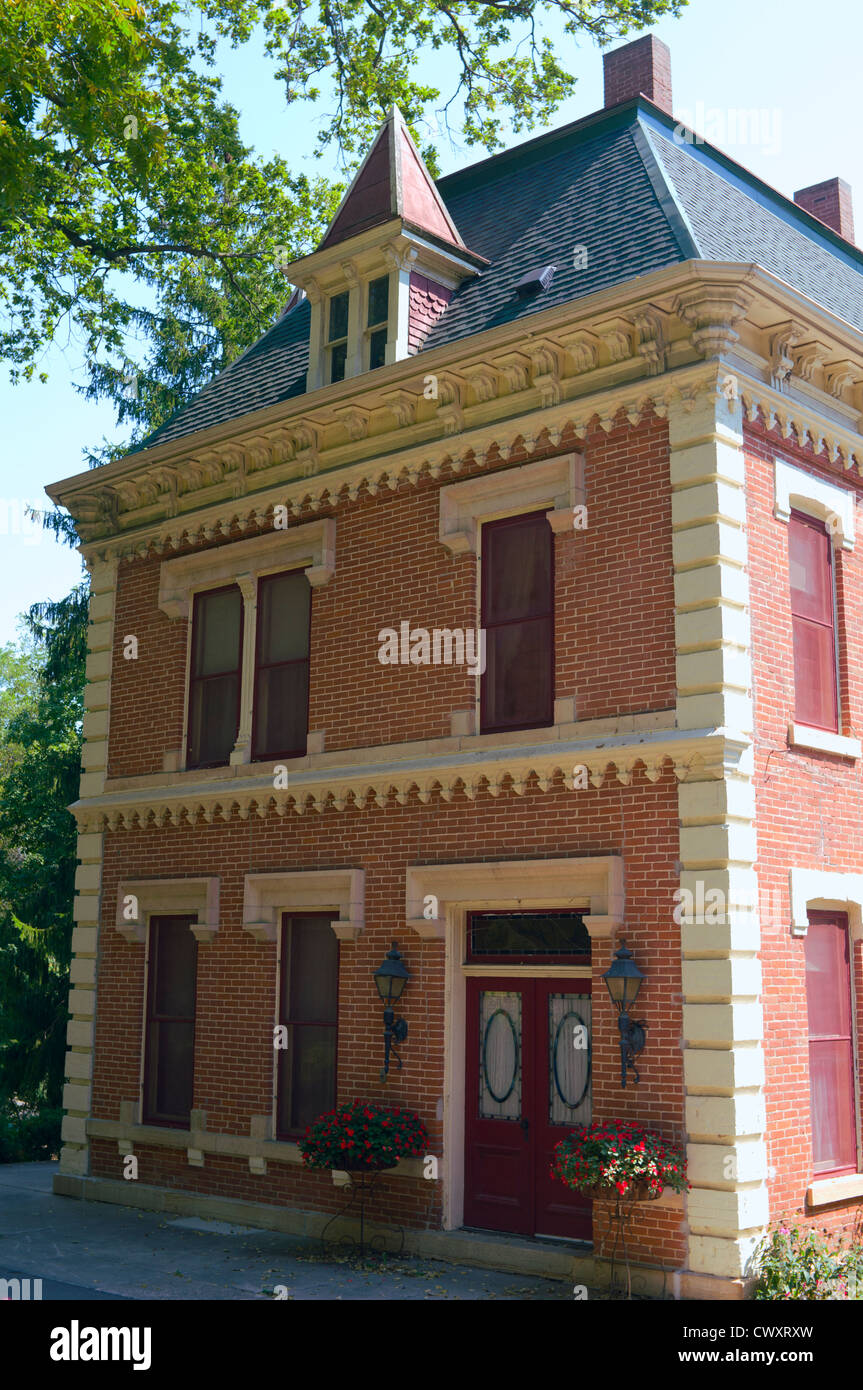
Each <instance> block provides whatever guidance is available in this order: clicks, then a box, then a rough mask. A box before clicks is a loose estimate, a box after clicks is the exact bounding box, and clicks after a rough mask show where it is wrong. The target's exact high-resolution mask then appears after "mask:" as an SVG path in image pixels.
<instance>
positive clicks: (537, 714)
mask: <svg viewBox="0 0 863 1390" xmlns="http://www.w3.org/2000/svg"><path fill="white" fill-rule="evenodd" d="M552 542H553V536H552V530H551V527H550V526H549V524H548V521H547V520H546V516H545V513H544V512H539V513H535V514H533V515H531V516H516V517H506V518H505V519H504V520H503V521H489V522H487V523H486V524H485V526H483V528H482V626H483V628H484V629H485V633H486V669H485V673H484V675H483V676H482V680H481V685H480V708H481V729H482V732H483V733H492V732H494V731H495V730H501V729H530V728H535V727H539V726H540V725H544V724H553V723H554V552H553V548H552Z"/></svg>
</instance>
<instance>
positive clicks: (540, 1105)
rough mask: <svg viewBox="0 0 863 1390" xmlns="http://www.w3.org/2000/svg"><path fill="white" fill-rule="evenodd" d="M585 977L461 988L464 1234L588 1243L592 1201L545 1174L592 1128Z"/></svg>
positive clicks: (471, 982) (485, 980)
mask: <svg viewBox="0 0 863 1390" xmlns="http://www.w3.org/2000/svg"><path fill="white" fill-rule="evenodd" d="M590 1031H591V999H590V980H589V979H584V980H582V979H577V980H573V979H572V978H569V979H549V978H545V977H543V978H526V977H520V976H519V977H509V978H507V977H500V978H498V977H495V976H493V975H489V976H488V977H485V976H483V977H477V976H471V977H469V978H468V980H467V1033H466V1043H467V1046H466V1065H467V1078H466V1109H467V1113H466V1117H465V1119H466V1123H465V1139H466V1153H465V1204H464V1222H465V1225H466V1226H477V1227H480V1228H482V1229H484V1230H494V1231H510V1232H515V1233H519V1234H522V1235H549V1236H565V1237H568V1238H570V1239H581V1240H589V1239H590V1238H591V1235H592V1226H591V1203H590V1202H589V1201H588V1200H586V1199H585V1198H582V1197H579V1196H578V1195H577V1194H576V1193H574V1192H572V1191H570V1189H569V1188H567V1187H564V1185H563V1184H562V1183H560V1182H557V1181H556V1180H554V1179H552V1177H551V1176H550V1173H549V1167H550V1165H551V1161H552V1156H553V1151H554V1146H555V1144H557V1142H558V1140H560V1139H562V1138H563V1137H564V1136H565V1135H566V1134H567V1133H568V1132H569V1130H570V1129H571V1128H572V1126H573V1125H575V1124H585V1123H588V1122H589V1120H590Z"/></svg>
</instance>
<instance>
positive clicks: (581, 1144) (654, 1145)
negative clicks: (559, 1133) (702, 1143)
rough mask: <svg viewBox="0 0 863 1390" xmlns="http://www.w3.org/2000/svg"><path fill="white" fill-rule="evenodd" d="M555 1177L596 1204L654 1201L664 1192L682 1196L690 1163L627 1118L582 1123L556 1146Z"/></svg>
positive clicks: (652, 1132) (653, 1133) (677, 1150)
mask: <svg viewBox="0 0 863 1390" xmlns="http://www.w3.org/2000/svg"><path fill="white" fill-rule="evenodd" d="M550 1172H551V1176H552V1177H553V1178H556V1179H557V1180H558V1182H562V1183H564V1184H565V1185H566V1186H567V1187H569V1188H572V1190H573V1191H574V1192H580V1193H581V1194H582V1196H584V1197H591V1198H593V1199H594V1200H595V1201H605V1202H613V1201H616V1200H617V1198H618V1197H622V1198H624V1199H625V1200H626V1201H627V1202H650V1201H655V1200H656V1198H657V1197H661V1196H662V1192H663V1189H664V1188H666V1187H670V1188H671V1189H672V1190H673V1191H674V1192H684V1191H685V1190H686V1188H687V1187H688V1185H689V1184H688V1183H687V1181H686V1159H685V1158H684V1156H683V1153H682V1151H681V1149H680V1148H679V1146H678V1145H677V1144H674V1143H670V1142H669V1141H668V1140H666V1139H663V1137H662V1135H661V1134H657V1133H656V1131H655V1130H650V1129H643V1128H642V1126H641V1125H635V1124H630V1123H629V1121H628V1120H594V1121H593V1123H592V1124H590V1125H578V1126H577V1127H576V1128H575V1129H574V1130H573V1131H572V1133H571V1134H568V1135H567V1136H566V1138H565V1139H561V1141H560V1143H559V1144H557V1145H556V1146H555V1150H554V1159H553V1162H552V1165H551V1168H550Z"/></svg>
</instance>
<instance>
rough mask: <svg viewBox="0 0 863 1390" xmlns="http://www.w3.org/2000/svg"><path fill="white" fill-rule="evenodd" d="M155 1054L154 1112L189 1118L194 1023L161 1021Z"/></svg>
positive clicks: (168, 1117)
mask: <svg viewBox="0 0 863 1390" xmlns="http://www.w3.org/2000/svg"><path fill="white" fill-rule="evenodd" d="M156 1026H157V1028H158V1049H157V1057H156V1086H155V1097H154V1099H155V1114H156V1115H161V1116H163V1117H164V1118H165V1119H172V1120H183V1119H186V1120H187V1119H188V1118H189V1114H190V1112H191V1109H192V1089H193V1083H194V1054H195V1024H194V1022H188V1023H180V1022H170V1023H159V1024H157V1025H156Z"/></svg>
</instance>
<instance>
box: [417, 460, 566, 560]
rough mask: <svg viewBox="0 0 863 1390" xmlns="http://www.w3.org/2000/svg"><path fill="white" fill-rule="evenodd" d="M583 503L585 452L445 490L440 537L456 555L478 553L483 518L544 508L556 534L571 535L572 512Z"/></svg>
mask: <svg viewBox="0 0 863 1390" xmlns="http://www.w3.org/2000/svg"><path fill="white" fill-rule="evenodd" d="M583 501H584V456H583V455H582V454H576V453H569V454H558V455H556V456H555V457H554V458H549V459H540V460H538V461H537V462H536V463H523V464H520V465H519V466H518V467H517V468H506V469H500V470H498V471H496V472H494V473H482V474H479V475H478V476H477V477H476V478H467V479H465V480H464V482H461V483H450V484H448V485H447V486H445V487H442V488H441V490H440V523H439V530H438V538H439V540H440V542H441V545H444V546H446V548H447V550H449V551H450V552H451V553H452V554H453V555H463V554H473V555H476V554H478V544H479V527H480V526H481V524H482V522H483V521H484V520H487V519H490V518H491V517H492V516H499V515H502V514H505V513H507V512H509V513H512V514H516V513H517V512H519V511H523V512H532V511H540V510H541V509H542V508H544V507H545V508H547V509H548V511H549V523H550V525H551V528H552V530H553V531H569V530H572V528H573V508H574V507H575V506H577V505H579V504H581V503H583Z"/></svg>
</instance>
